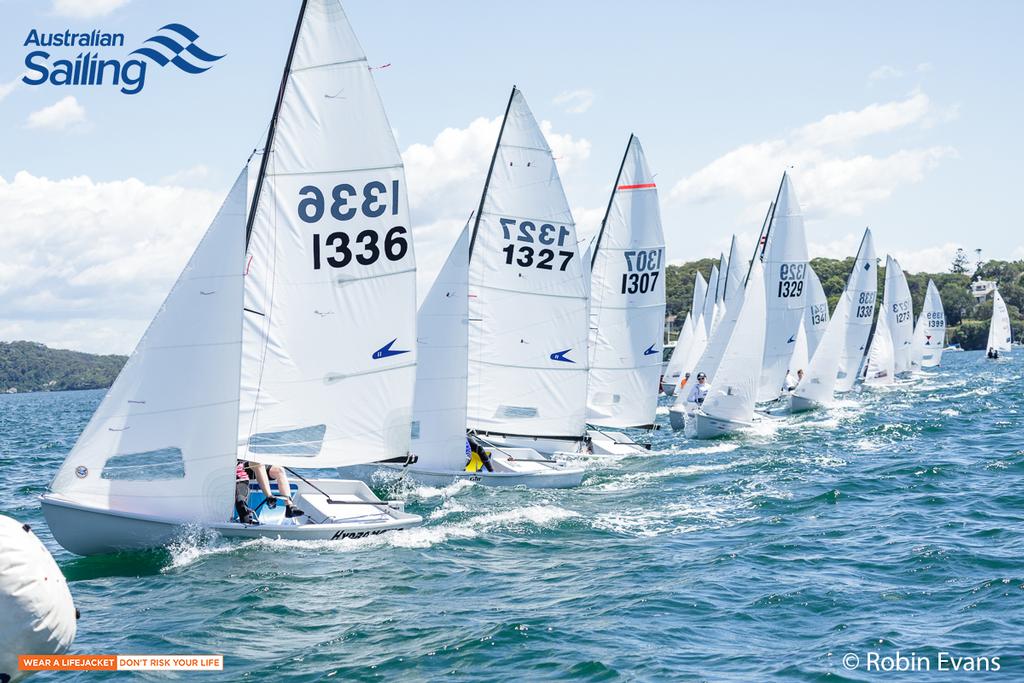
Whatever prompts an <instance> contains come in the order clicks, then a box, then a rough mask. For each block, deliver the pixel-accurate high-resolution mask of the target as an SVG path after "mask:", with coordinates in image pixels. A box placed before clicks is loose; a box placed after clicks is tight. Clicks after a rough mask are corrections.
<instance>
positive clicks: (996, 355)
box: [988, 348, 999, 360]
mask: <svg viewBox="0 0 1024 683" xmlns="http://www.w3.org/2000/svg"><path fill="white" fill-rule="evenodd" d="M988 357H989V358H991V359H993V360H997V359H998V358H999V352H998V351H996V350H995V349H994V348H990V349H989V350H988Z"/></svg>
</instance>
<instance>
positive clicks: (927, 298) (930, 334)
mask: <svg viewBox="0 0 1024 683" xmlns="http://www.w3.org/2000/svg"><path fill="white" fill-rule="evenodd" d="M945 345H946V313H945V311H944V310H943V308H942V298H941V297H940V296H939V290H938V288H937V287H936V286H935V282H934V281H932V280H928V290H927V291H926V292H925V295H924V305H923V306H922V307H921V313H920V315H918V317H917V325H915V326H914V342H913V352H912V356H911V363H912V365H913V366H914V368H915V369H920V368H933V367H935V366H937V365H939V363H941V362H942V349H943V347H945Z"/></svg>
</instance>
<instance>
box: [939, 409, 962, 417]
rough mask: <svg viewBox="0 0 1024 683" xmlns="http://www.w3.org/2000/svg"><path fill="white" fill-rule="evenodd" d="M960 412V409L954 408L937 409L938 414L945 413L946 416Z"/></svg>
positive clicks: (954, 415)
mask: <svg viewBox="0 0 1024 683" xmlns="http://www.w3.org/2000/svg"><path fill="white" fill-rule="evenodd" d="M959 414H960V411H959V410H957V409H955V408H943V409H942V410H940V411H939V415H945V416H946V417H956V416H957V415H959Z"/></svg>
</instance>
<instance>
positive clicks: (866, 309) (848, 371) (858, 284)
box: [833, 229, 878, 392]
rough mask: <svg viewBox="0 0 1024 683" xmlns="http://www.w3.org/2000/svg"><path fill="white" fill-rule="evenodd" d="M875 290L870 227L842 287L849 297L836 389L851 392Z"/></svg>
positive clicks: (868, 329) (868, 330) (872, 314)
mask: <svg viewBox="0 0 1024 683" xmlns="http://www.w3.org/2000/svg"><path fill="white" fill-rule="evenodd" d="M877 290H878V264H877V262H876V260H875V243H874V238H873V237H872V236H871V230H870V229H865V230H864V236H863V237H862V238H861V241H860V247H859V248H858V249H857V258H856V259H855V260H854V262H853V270H852V271H850V277H849V279H848V280H847V281H846V289H845V290H844V296H845V297H846V298H848V299H849V306H850V309H849V314H848V315H847V317H846V324H845V325H844V326H843V327H844V330H843V344H842V351H841V352H840V356H839V370H838V373H837V375H836V391H840V392H843V391H850V390H851V389H852V388H853V384H854V382H855V381H856V380H857V374H858V372H859V371H860V367H861V363H862V362H863V361H864V349H865V348H866V347H867V343H868V336H869V335H870V334H871V323H872V321H873V320H874V318H875V297H876V294H877ZM834 316H835V314H834V313H833V317H834Z"/></svg>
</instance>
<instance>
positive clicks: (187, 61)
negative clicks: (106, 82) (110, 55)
mask: <svg viewBox="0 0 1024 683" xmlns="http://www.w3.org/2000/svg"><path fill="white" fill-rule="evenodd" d="M160 30H161V31H167V32H168V33H170V34H173V35H163V34H160V33H157V34H156V35H155V36H153V37H152V38H147V39H146V40H144V41H142V42H143V43H155V44H156V45H158V46H160V48H166V50H168V51H169V54H165V51H164V50H161V49H158V48H157V47H148V46H146V47H140V48H139V49H138V50H135V51H134V52H132V53H131V54H133V55H142V56H143V57H147V58H149V59H152V60H153V61H154V62H156V63H157V64H159V65H160V66H162V67H163V66H167V65H168V64H173V65H174V66H176V67H178V68H179V69H181V70H182V71H184V72H186V73H190V74H201V73H203V72H204V71H206V70H208V69H209V68H210V67H211V66H213V62H216V61H217V60H218V59H221V58H223V57H224V55H213V54H210V53H209V52H207V51H206V50H204V49H203V48H201V47H199V46H198V45H196V41H197V40H198V39H199V34H198V33H196V32H195V31H193V30H192V29H190V28H189V27H188V26H185V25H184V24H167V25H166V26H161V27H160Z"/></svg>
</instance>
